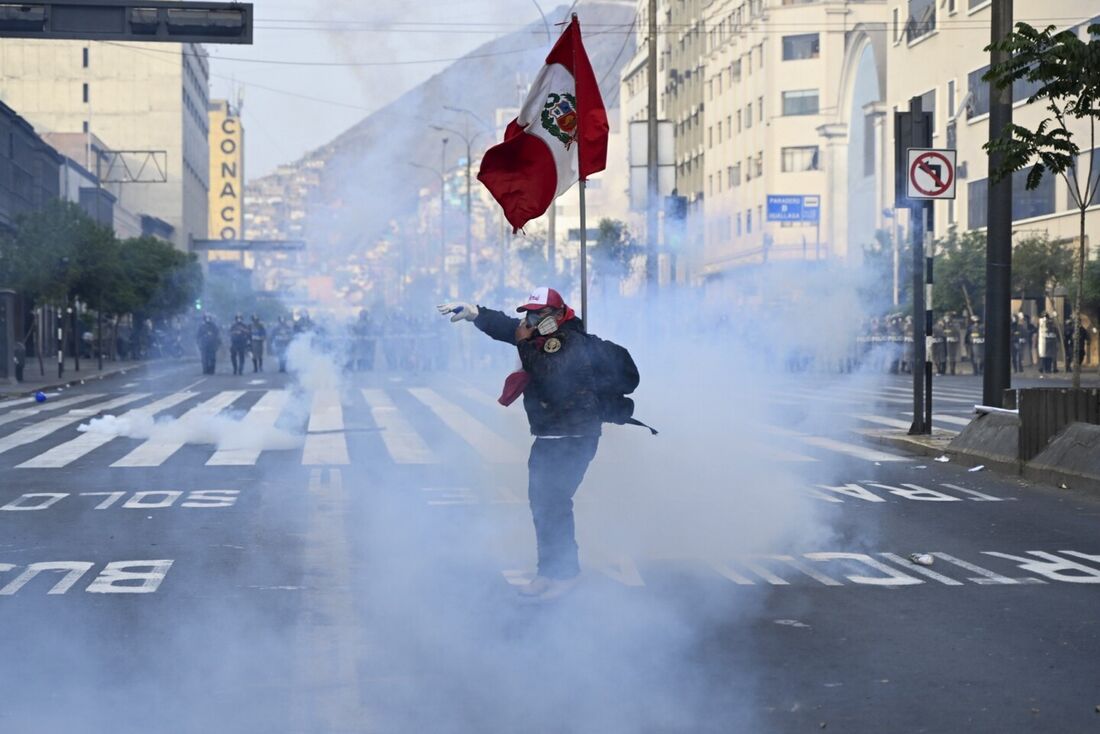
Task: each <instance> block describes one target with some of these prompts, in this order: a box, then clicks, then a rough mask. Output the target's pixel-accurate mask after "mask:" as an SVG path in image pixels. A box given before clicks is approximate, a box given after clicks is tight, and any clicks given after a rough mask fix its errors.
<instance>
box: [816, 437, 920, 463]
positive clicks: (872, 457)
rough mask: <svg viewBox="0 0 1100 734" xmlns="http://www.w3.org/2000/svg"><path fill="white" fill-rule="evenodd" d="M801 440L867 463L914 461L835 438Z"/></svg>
mask: <svg viewBox="0 0 1100 734" xmlns="http://www.w3.org/2000/svg"><path fill="white" fill-rule="evenodd" d="M799 440H800V441H802V442H803V443H808V444H810V445H811V446H817V447H818V448H822V449H826V450H828V451H835V452H837V453H839V454H847V455H848V456H853V457H855V458H857V459H864V460H866V461H878V462H883V463H885V462H903V461H912V459H909V458H908V457H905V456H895V455H894V454H887V453H884V452H882V451H876V450H875V449H869V448H866V447H863V446H856V445H855V444H850V443H845V442H843V441H837V440H836V439H833V438H825V437H824V436H803V437H801V438H800V439H799Z"/></svg>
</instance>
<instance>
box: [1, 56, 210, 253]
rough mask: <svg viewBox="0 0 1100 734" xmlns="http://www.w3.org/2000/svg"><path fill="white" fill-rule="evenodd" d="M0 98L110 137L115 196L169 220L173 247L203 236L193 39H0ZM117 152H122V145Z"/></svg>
mask: <svg viewBox="0 0 1100 734" xmlns="http://www.w3.org/2000/svg"><path fill="white" fill-rule="evenodd" d="M0 68H2V69H3V74H2V76H0V99H3V101H4V102H6V103H7V104H9V105H11V106H12V107H14V108H15V109H17V110H19V111H20V114H22V115H24V116H25V117H26V118H27V119H28V120H29V121H30V122H31V123H32V124H33V125H35V127H37V128H38V129H40V130H41V131H43V132H54V133H84V134H88V133H91V134H93V135H95V136H97V137H98V138H100V139H102V140H103V141H105V144H106V145H109V146H110V152H109V153H108V156H109V162H108V170H107V171H100V172H97V171H92V173H101V174H102V176H103V177H104V178H105V179H107V180H122V179H129V180H130V181H131V182H128V183H126V184H124V186H123V190H122V192H121V195H120V200H121V201H122V202H123V203H124V204H125V206H126V207H127V208H129V209H131V210H132V211H135V212H140V213H141V214H145V215H148V216H151V217H155V218H157V219H160V220H163V221H164V222H167V223H168V224H169V225H171V227H172V229H173V231H172V236H171V239H172V241H173V243H174V244H175V245H176V246H177V247H178V248H181V249H187V248H188V247H189V246H190V243H191V241H192V240H195V239H205V238H206V236H207V210H208V205H207V199H208V190H209V146H208V142H207V141H208V137H209V123H208V120H207V107H208V103H209V99H208V97H209V92H208V88H209V76H210V73H209V63H208V60H207V57H206V52H205V51H204V50H203V48H202V47H201V46H199V45H195V44H184V45H182V46H178V47H176V46H166V45H163V44H153V43H150V44H140V43H96V42H85V41H58V40H26V39H13V38H5V39H2V40H0ZM120 151H130V152H128V153H120Z"/></svg>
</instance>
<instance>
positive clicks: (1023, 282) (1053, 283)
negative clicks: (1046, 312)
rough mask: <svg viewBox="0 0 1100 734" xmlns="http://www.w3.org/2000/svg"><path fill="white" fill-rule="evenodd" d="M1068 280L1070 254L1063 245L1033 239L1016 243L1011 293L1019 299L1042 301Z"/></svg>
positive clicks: (1070, 265)
mask: <svg viewBox="0 0 1100 734" xmlns="http://www.w3.org/2000/svg"><path fill="white" fill-rule="evenodd" d="M1072 278H1073V250H1072V249H1071V248H1069V247H1067V246H1066V244H1065V243H1064V242H1054V241H1052V240H1051V239H1050V238H1049V237H1047V236H1046V235H1033V236H1030V237H1027V238H1025V239H1022V240H1020V241H1019V242H1018V243H1017V244H1016V247H1015V248H1014V249H1013V251H1012V290H1013V292H1015V293H1017V294H1019V295H1020V296H1021V297H1023V298H1043V299H1046V298H1048V297H1050V296H1051V295H1052V294H1053V292H1054V289H1055V288H1057V287H1058V286H1061V285H1066V284H1068V283H1069V282H1070V281H1071V280H1072ZM1043 308H1046V306H1045V305H1044V306H1043Z"/></svg>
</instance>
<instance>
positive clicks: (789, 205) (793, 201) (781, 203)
mask: <svg viewBox="0 0 1100 734" xmlns="http://www.w3.org/2000/svg"><path fill="white" fill-rule="evenodd" d="M768 221H769V222H818V221H821V197H820V196H816V195H815V196H805V195H793V196H792V195H777V194H768Z"/></svg>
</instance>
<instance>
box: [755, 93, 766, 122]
mask: <svg viewBox="0 0 1100 734" xmlns="http://www.w3.org/2000/svg"><path fill="white" fill-rule="evenodd" d="M756 109H757V110H759V112H758V113H757V114H758V115H759V117H758V118H757V119H758V120H759V121H760V122H763V121H764V98H763V97H758V98H757V100H756Z"/></svg>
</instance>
